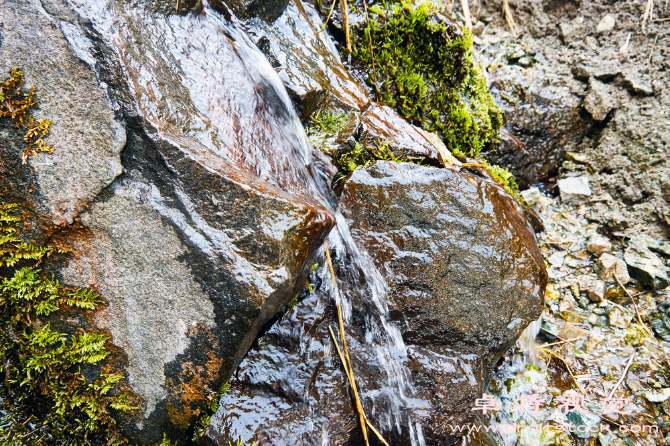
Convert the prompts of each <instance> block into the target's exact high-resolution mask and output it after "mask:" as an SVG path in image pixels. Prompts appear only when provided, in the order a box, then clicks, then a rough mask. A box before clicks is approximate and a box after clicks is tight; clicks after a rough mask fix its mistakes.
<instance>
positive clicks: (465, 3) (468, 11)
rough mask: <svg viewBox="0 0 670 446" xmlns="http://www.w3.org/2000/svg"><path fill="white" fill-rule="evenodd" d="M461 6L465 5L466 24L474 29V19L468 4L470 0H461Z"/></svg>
mask: <svg viewBox="0 0 670 446" xmlns="http://www.w3.org/2000/svg"><path fill="white" fill-rule="evenodd" d="M461 6H462V7H463V16H464V17H465V25H466V26H467V27H468V29H472V20H471V19H470V7H469V6H468V0H461Z"/></svg>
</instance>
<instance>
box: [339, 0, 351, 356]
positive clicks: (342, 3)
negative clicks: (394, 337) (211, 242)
mask: <svg viewBox="0 0 670 446" xmlns="http://www.w3.org/2000/svg"><path fill="white" fill-rule="evenodd" d="M340 8H341V10H342V19H343V20H344V23H343V25H344V36H345V37H346V40H347V54H349V55H351V40H350V39H349V7H348V6H347V0H340ZM345 350H346V349H345Z"/></svg>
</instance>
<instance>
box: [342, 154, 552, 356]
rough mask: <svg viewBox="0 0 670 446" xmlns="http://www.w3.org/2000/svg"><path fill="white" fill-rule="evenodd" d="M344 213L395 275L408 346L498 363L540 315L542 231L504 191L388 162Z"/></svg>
mask: <svg viewBox="0 0 670 446" xmlns="http://www.w3.org/2000/svg"><path fill="white" fill-rule="evenodd" d="M340 207H341V208H342V209H343V212H344V215H345V217H346V218H347V219H348V220H351V232H352V235H353V237H354V240H356V241H357V242H358V243H359V244H360V245H361V246H362V247H363V248H364V249H365V250H366V251H367V252H368V253H369V254H370V256H371V257H372V259H373V261H374V262H375V264H376V265H377V267H378V268H380V269H381V270H383V271H386V273H385V274H386V275H385V278H386V280H387V282H388V284H389V287H390V289H391V295H392V306H393V310H392V311H391V313H392V314H394V315H395V317H398V318H399V319H403V318H405V319H406V320H407V324H408V326H406V327H405V329H404V330H403V337H404V339H405V341H406V342H409V343H411V344H417V345H422V346H426V345H443V346H451V347H452V348H458V349H459V351H463V352H466V351H468V350H469V348H474V351H473V352H477V353H479V352H480V351H487V352H489V353H490V354H492V355H494V356H495V355H496V354H498V353H500V352H501V350H505V349H506V347H505V346H506V344H508V343H509V342H510V339H513V338H515V337H516V335H517V334H518V333H520V328H521V327H522V326H523V325H525V324H526V323H527V322H528V321H529V320H530V319H532V318H533V316H534V315H535V313H536V311H537V309H539V304H540V303H541V301H542V295H541V292H540V288H541V287H542V285H543V270H544V267H543V265H542V262H541V261H540V258H539V253H538V251H537V250H536V248H535V247H534V236H533V233H532V230H531V229H530V228H529V226H528V224H527V223H526V221H525V220H524V219H523V217H521V215H520V213H519V211H518V210H517V209H516V205H515V204H514V202H513V201H512V200H511V199H510V197H509V196H507V195H506V194H505V193H504V192H502V191H501V188H499V187H498V185H497V184H495V183H493V182H486V181H482V180H479V179H477V178H476V177H474V176H470V175H467V174H466V175H464V174H460V173H458V172H455V171H453V170H450V169H432V168H425V167H421V166H416V165H413V164H407V163H402V164H400V165H395V164H391V163H388V162H382V161H379V162H377V163H375V164H374V165H373V166H371V167H369V168H367V169H359V170H357V171H356V172H355V173H354V174H353V176H352V177H351V178H349V180H348V181H347V184H346V186H345V188H344V192H343V196H342V199H341V202H340ZM473 303H474V305H473ZM486 315H488V318H487V317H486ZM484 320H487V322H486V323H485V324H482V322H483V321H484ZM480 348H483V350H479V349H480Z"/></svg>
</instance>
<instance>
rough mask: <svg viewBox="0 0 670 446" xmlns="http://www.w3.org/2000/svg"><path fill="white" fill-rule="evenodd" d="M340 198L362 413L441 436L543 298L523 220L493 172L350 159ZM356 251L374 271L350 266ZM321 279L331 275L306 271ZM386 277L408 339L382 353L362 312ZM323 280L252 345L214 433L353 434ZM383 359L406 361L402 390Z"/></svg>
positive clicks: (386, 424)
mask: <svg viewBox="0 0 670 446" xmlns="http://www.w3.org/2000/svg"><path fill="white" fill-rule="evenodd" d="M339 206H340V209H341V211H342V212H343V215H344V217H345V218H346V221H347V224H348V226H349V228H350V229H351V237H352V239H351V240H352V241H353V243H354V244H355V246H356V249H357V250H358V251H359V254H357V255H356V256H353V257H351V258H349V257H339V254H338V253H339V252H340V251H339V248H338V249H337V250H335V251H334V253H333V254H334V255H337V256H338V257H336V258H335V271H336V275H337V276H338V280H339V281H340V287H341V290H342V293H343V294H344V296H345V302H349V303H350V305H351V313H352V314H351V317H350V319H349V321H350V323H349V324H347V326H346V330H347V336H348V337H349V338H348V344H349V350H350V351H351V358H352V363H353V368H354V370H355V373H356V376H357V380H358V382H357V386H358V388H359V393H360V394H361V398H362V402H363V406H364V407H365V410H366V413H367V414H368V416H369V417H370V418H371V419H372V420H373V424H374V425H376V426H377V427H378V428H379V429H380V430H382V432H383V434H384V436H385V438H386V439H387V440H388V441H390V442H391V444H410V440H409V438H410V436H411V435H412V432H414V433H416V432H417V429H419V427H417V426H419V425H420V429H421V430H422V433H423V436H424V438H425V441H426V443H427V444H451V443H453V442H454V441H456V439H457V437H458V436H459V435H456V434H454V433H453V432H452V431H451V429H450V428H449V425H452V424H465V423H469V422H472V421H473V419H474V414H475V413H474V412H473V411H472V410H471V409H472V407H473V406H474V402H475V399H476V398H479V397H480V396H481V394H482V392H483V391H484V390H485V389H486V388H487V386H488V382H489V380H490V374H491V370H492V367H493V366H494V365H495V364H496V362H497V361H498V360H499V358H500V357H501V356H502V355H503V354H504V353H505V351H507V350H508V349H509V348H510V347H511V346H512V345H513V344H514V343H515V341H516V339H517V338H518V337H519V335H520V333H521V332H522V331H523V329H524V328H525V327H526V326H527V325H528V323H529V322H530V321H532V320H534V319H536V318H537V317H538V316H539V314H540V312H541V310H542V307H543V296H544V289H545V285H546V281H547V274H546V271H545V267H544V263H543V261H542V257H541V255H540V252H539V250H538V248H537V245H536V242H535V238H534V235H533V231H532V229H531V228H530V227H529V226H528V224H527V222H526V221H525V219H524V218H523V217H522V215H521V213H520V211H519V210H518V208H517V205H516V204H515V202H514V201H513V199H512V198H511V197H510V196H509V195H508V194H507V193H506V192H504V190H503V189H502V188H501V187H500V186H499V185H498V184H497V183H493V182H491V181H488V180H483V179H481V178H478V177H475V176H473V175H469V174H466V173H460V172H457V171H455V170H451V169H438V168H432V167H424V166H419V165H415V164H408V163H400V164H398V163H393V162H386V161H377V162H376V163H375V164H373V165H372V166H370V167H368V168H359V169H356V170H355V171H354V173H353V174H352V175H351V177H350V178H349V179H348V180H347V183H346V185H345V186H344V190H343V193H342V197H341V200H340V205H339ZM338 222H339V223H338V227H339V226H340V224H344V222H342V221H339V220H338ZM338 231H339V232H340V233H341V234H346V230H344V232H343V230H342V229H341V228H339V229H338ZM343 237H345V238H346V236H344V235H343ZM365 259H369V260H370V261H371V262H372V263H373V264H374V266H375V267H376V269H377V270H378V271H381V274H382V276H381V280H383V282H384V284H380V283H377V282H375V279H374V277H372V276H371V275H370V274H371V270H370V269H369V268H364V267H362V266H361V265H364V264H365V262H366V260H365ZM322 262H323V259H322ZM321 264H322V265H323V267H324V268H327V267H326V266H325V263H321ZM321 271H323V270H321ZM366 276H367V277H366ZM321 279H322V280H325V281H329V280H330V277H329V274H328V273H327V272H326V273H325V274H321V275H318V276H316V277H312V282H313V283H314V284H315V285H318V284H319V283H320V280H321ZM385 287H388V289H387V293H385V296H386V299H387V300H388V306H389V307H388V313H387V314H385V315H384V316H383V317H385V323H386V324H389V325H391V326H393V327H395V328H396V329H397V330H398V333H399V334H400V336H402V339H403V340H404V343H405V345H406V347H407V352H406V356H405V352H404V351H403V352H397V351H396V352H395V353H393V354H392V355H391V357H393V355H396V356H395V357H394V358H392V359H389V357H385V356H384V354H383V353H380V351H382V350H383V348H382V347H380V344H379V343H378V340H377V336H378V334H379V333H378V332H377V330H378V328H375V327H376V325H375V323H374V322H373V321H374V320H375V318H376V317H379V316H375V308H376V303H375V300H374V299H375V298H374V297H373V296H374V295H375V294H376V293H377V294H378V293H379V292H380V291H379V290H380V289H383V288H385ZM324 288H325V290H324ZM330 293H331V291H330V290H329V284H328V282H326V283H325V284H322V285H321V288H319V290H318V291H316V292H315V293H314V294H308V295H307V297H306V299H305V300H304V301H303V302H301V303H300V304H299V305H298V306H297V308H296V310H295V311H294V312H291V313H288V314H286V315H285V316H284V317H283V318H282V319H281V320H280V321H278V322H277V323H276V324H275V325H273V327H272V328H271V329H270V330H269V331H268V332H267V333H266V334H265V335H264V336H263V337H261V338H260V339H259V340H258V345H257V346H256V347H255V348H253V349H252V350H251V351H250V352H249V355H248V356H247V357H246V359H245V360H244V362H243V363H242V364H241V366H240V369H239V373H238V374H237V375H236V378H237V379H235V380H233V382H232V389H231V391H230V393H229V394H227V395H225V396H224V397H223V399H222V400H221V406H220V407H219V411H218V412H217V414H216V415H215V416H214V418H213V422H212V424H211V425H210V428H209V430H208V435H209V437H210V438H211V439H213V440H214V441H216V442H217V444H220V445H225V444H227V442H228V441H230V440H231V439H234V438H238V437H240V438H242V440H243V441H245V442H254V441H255V442H258V443H259V444H276V445H292V444H298V443H299V444H322V443H321V441H322V438H328V439H329V440H332V441H334V442H336V443H338V444H339V443H345V442H347V441H349V442H352V443H355V442H357V441H361V438H360V433H359V432H360V431H359V429H358V428H355V427H354V426H356V414H355V412H354V411H353V410H352V405H351V404H350V402H349V401H348V400H347V399H346V398H345V395H343V394H342V393H343V391H342V390H343V389H346V387H347V382H346V377H345V376H344V374H343V373H342V370H341V368H340V366H339V359H338V357H337V354H336V353H335V352H334V351H333V347H332V341H331V340H330V338H329V333H328V325H332V326H333V327H337V318H336V316H335V314H334V312H333V311H328V307H329V306H330V308H332V305H333V304H332V303H331V302H330V300H329V296H332V294H330ZM345 307H346V305H345ZM346 312H347V310H346V309H345V314H346ZM345 318H346V315H345ZM381 325H382V326H383V323H382V324H381ZM380 349H381V350H380ZM391 351H393V349H391ZM403 357H404V359H403ZM382 358H386V359H382ZM387 361H391V365H390V366H389V362H387ZM394 361H395V362H394ZM389 367H392V368H393V367H395V368H396V371H398V370H400V369H403V368H405V369H406V370H408V371H409V373H410V374H411V376H404V377H403V373H402V372H400V373H399V375H398V376H396V378H398V379H401V380H402V379H404V380H406V381H409V382H410V383H412V384H410V385H409V386H408V387H407V388H405V392H406V393H405V394H404V395H399V393H400V392H398V390H397V389H396V390H395V393H393V395H390V394H389V393H387V389H385V387H384V386H385V383H386V382H387V380H388V379H389V375H388V373H389ZM395 396H397V398H399V399H400V400H401V401H400V402H398V401H396V400H395V399H394V398H395ZM403 398H404V399H405V400H404V401H403ZM343 399H344V402H343ZM397 404H400V405H402V404H404V406H403V407H404V408H402V409H399V410H398V406H396V405H397ZM389 413H390V414H392V415H389ZM407 414H411V421H410V418H408V417H407ZM416 423H418V425H417V424H416ZM347 426H348V427H347ZM343 431H344V432H343ZM347 431H348V432H347Z"/></svg>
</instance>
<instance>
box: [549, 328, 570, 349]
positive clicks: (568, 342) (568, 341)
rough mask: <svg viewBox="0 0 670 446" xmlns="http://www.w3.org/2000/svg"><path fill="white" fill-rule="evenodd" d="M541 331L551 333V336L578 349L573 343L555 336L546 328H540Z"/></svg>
mask: <svg viewBox="0 0 670 446" xmlns="http://www.w3.org/2000/svg"><path fill="white" fill-rule="evenodd" d="M540 330H542V331H544V332H545V333H549V334H550V335H552V336H553V337H555V338H558V339H560V340H561V341H562V342H565V343H567V344H570V345H572V346H573V347H575V348H577V346H576V345H575V344H573V343H572V342H570V341H568V340H567V339H563V338H562V337H560V336H559V335H555V334H553V333H552V332H550V331H549V330H547V329H546V328H542V327H540ZM574 340H575V339H572V341H574Z"/></svg>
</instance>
